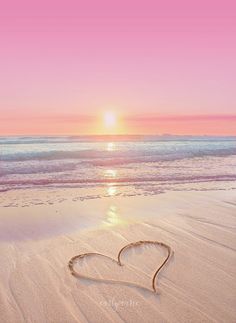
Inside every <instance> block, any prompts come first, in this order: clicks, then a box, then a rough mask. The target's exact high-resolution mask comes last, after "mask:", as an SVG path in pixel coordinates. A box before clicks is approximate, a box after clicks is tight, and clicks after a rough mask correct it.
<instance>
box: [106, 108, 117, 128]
mask: <svg viewBox="0 0 236 323" xmlns="http://www.w3.org/2000/svg"><path fill="white" fill-rule="evenodd" d="M116 123H117V118H116V115H115V114H114V113H113V112H110V111H109V112H106V113H105V114H104V124H105V126H106V127H107V128H114V127H115V126H116Z"/></svg>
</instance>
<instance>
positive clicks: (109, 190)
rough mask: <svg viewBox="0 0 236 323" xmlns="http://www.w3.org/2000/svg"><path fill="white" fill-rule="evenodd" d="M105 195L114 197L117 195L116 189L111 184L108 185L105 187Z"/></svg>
mask: <svg viewBox="0 0 236 323" xmlns="http://www.w3.org/2000/svg"><path fill="white" fill-rule="evenodd" d="M107 194H108V195H109V196H115V195H116V194H117V188H116V186H114V185H113V184H111V185H108V187H107Z"/></svg>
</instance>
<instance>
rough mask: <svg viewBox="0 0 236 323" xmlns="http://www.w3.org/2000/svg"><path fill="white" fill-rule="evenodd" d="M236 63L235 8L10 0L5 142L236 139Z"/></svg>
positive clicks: (0, 37) (0, 41)
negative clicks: (16, 138) (116, 137)
mask: <svg viewBox="0 0 236 323" xmlns="http://www.w3.org/2000/svg"><path fill="white" fill-rule="evenodd" d="M235 57H236V2H235V1H229V0H224V1H223V0H222V1H217V0H214V1H212V0H204V1H202V0H198V1H195V0H172V1H169V0H165V1H159V0H135V1H133V0H119V1H115V0H93V1H91V0H86V1H82V0H63V1H60V0H57V1H55V0H47V1H45V0H41V1H37V2H36V1H32V0H30V1H28V0H27V1H25V0H21V1H18V0H15V1H12V0H8V1H1V3H0V71H1V72H0V135H33V134H35V135H42V134H50V135H51V134H75V135H79V134H104V133H118V134H122V133H124V134H162V133H171V134H193V135H194V134H195V135H204V134H207V135H236V105H235V104H236V94H235V84H236V59H235ZM107 113H111V114H112V113H113V116H114V117H115V119H116V120H115V123H113V124H112V125H107V124H106V122H104V119H106V115H107Z"/></svg>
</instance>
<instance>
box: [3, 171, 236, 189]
mask: <svg viewBox="0 0 236 323" xmlns="http://www.w3.org/2000/svg"><path fill="white" fill-rule="evenodd" d="M235 180H236V174H235V175H233V174H231V175H226V174H225V175H212V176H210V175H200V176H199V175H198V176H176V177H174V176H163V177H162V176H152V177H132V178H129V177H123V178H116V179H112V178H94V179H81V178H78V179H76V178H73V179H72V178H70V179H56V178H44V179H24V180H23V179H10V180H3V181H1V185H2V186H5V185H6V186H7V185H10V186H18V185H19V186H25V185H30V186H34V185H35V186H44V185H54V184H61V185H63V184H94V185H96V184H109V183H110V184H114V185H115V184H125V183H127V184H138V183H151V182H152V183H154V182H163V183H178V184H180V183H196V182H219V181H235Z"/></svg>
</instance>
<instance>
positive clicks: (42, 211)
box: [0, 189, 236, 323]
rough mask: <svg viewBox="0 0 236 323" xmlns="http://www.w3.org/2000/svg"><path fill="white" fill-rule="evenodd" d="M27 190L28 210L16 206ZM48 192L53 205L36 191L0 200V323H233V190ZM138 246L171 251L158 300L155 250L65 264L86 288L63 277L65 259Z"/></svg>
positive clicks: (160, 256) (161, 254)
mask: <svg viewBox="0 0 236 323" xmlns="http://www.w3.org/2000/svg"><path fill="white" fill-rule="evenodd" d="M29 193H30V196H31V200H34V201H35V202H34V203H26V202H25V201H26V199H25V196H26V195H27V194H28V195H29ZM54 193H55V194H54V196H57V198H55V199H54V200H53V201H52V199H51V195H52V194H51V193H50V192H47V191H46V190H44V191H42V190H32V191H31V192H29V191H28V192H25V191H24V192H19V191H17V192H14V191H9V192H5V193H2V194H1V201H0V242H1V244H0V254H1V266H0V321H1V322H7V323H8V322H14V323H15V322H16V323H20V322H40V323H41V322H57V323H60V322H63V323H64V322H69V323H70V322H112V321H113V322H124V321H125V322H152V323H153V322H181V323H182V322H227V323H228V322H232V323H233V322H235V321H236V310H235V306H234V305H235V301H236V279H235V278H236V269H235V268H236V252H235V251H236V231H235V228H236V191H235V190H230V191H202V192H196V191H192V192H186V191H185V192H184V191H182V192H181V191H179V192H168V193H164V194H159V195H155V196H132V197H107V198H100V199H96V198H91V199H83V200H80V199H77V198H75V195H76V194H75V190H72V189H64V190H63V191H60V190H58V191H56V190H55V192H54ZM47 196H50V198H49V199H47ZM46 200H47V203H46V202H45V201H46ZM50 201H51V202H50ZM139 240H158V241H161V242H163V243H166V244H168V245H169V246H171V248H172V249H173V250H174V255H173V256H172V257H171V259H170V261H169V262H168V263H167V265H166V266H165V267H164V268H163V269H162V271H161V272H160V274H159V276H158V279H157V285H156V287H157V291H158V293H154V292H152V291H151V289H152V276H153V273H154V272H155V270H156V268H157V267H158V266H159V265H160V264H161V263H162V262H163V260H164V259H165V257H166V250H164V249H163V248H161V247H160V246H149V245H142V246H137V247H134V248H130V249H129V250H127V251H125V252H124V254H123V255H122V257H123V258H122V261H123V264H124V266H118V265H117V264H116V263H115V262H113V261H111V260H110V259H109V258H106V259H105V258H104V257H99V256H93V257H90V258H84V259H83V260H82V261H81V262H78V263H75V267H74V268H75V270H76V271H77V272H79V273H81V274H84V275H86V276H90V277H93V278H94V279H95V280H93V281H92V280H89V279H82V278H77V277H74V276H72V275H71V273H70V270H69V268H68V262H69V260H70V259H71V258H72V257H74V256H75V255H78V254H81V253H86V252H96V253H101V254H103V255H107V256H109V257H111V258H116V257H117V254H118V252H119V250H120V249H121V248H122V247H124V246H125V245H126V244H128V243H131V242H135V241H139ZM96 278H99V279H104V280H115V282H101V281H96ZM135 285H138V286H135Z"/></svg>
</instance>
